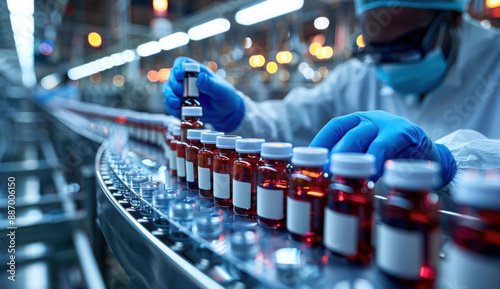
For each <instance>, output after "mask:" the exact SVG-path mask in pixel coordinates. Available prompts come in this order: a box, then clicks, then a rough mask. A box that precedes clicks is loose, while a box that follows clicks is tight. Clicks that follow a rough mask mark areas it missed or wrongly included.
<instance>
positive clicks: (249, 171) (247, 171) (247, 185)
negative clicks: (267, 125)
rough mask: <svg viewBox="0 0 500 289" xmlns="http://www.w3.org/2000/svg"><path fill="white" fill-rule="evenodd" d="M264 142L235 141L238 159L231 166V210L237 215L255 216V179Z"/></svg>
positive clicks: (253, 139)
mask: <svg viewBox="0 0 500 289" xmlns="http://www.w3.org/2000/svg"><path fill="white" fill-rule="evenodd" d="M264 142H265V140H263V139H258V138H245V139H239V140H237V141H236V152H237V153H238V159H237V160H236V161H235V162H234V165H233V210H234V212H235V213H236V214H237V215H240V216H249V217H254V216H257V177H258V170H259V166H261V165H262V158H261V157H260V152H261V149H262V144H263V143H264Z"/></svg>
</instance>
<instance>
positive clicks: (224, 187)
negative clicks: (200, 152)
mask: <svg viewBox="0 0 500 289" xmlns="http://www.w3.org/2000/svg"><path fill="white" fill-rule="evenodd" d="M214 197H216V198H219V199H229V197H230V193H229V175H228V174H219V173H216V172H214Z"/></svg>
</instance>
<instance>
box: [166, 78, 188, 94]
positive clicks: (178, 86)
mask: <svg viewBox="0 0 500 289" xmlns="http://www.w3.org/2000/svg"><path fill="white" fill-rule="evenodd" d="M174 74H175V73H174ZM166 86H169V87H170V89H171V90H172V92H173V94H174V95H176V96H177V97H181V96H182V93H183V91H184V88H183V84H182V80H181V81H178V80H177V79H176V78H175V75H174V77H172V76H171V77H169V78H168V80H167V82H166V83H165V85H164V87H163V94H165V87H166Z"/></svg>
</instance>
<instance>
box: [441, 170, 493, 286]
mask: <svg viewBox="0 0 500 289" xmlns="http://www.w3.org/2000/svg"><path fill="white" fill-rule="evenodd" d="M451 195H452V198H453V200H454V201H455V203H456V204H457V206H458V208H457V212H458V213H459V214H456V215H454V216H452V224H451V239H452V241H451V244H450V243H448V244H447V245H448V247H447V248H446V251H445V253H446V259H445V260H444V262H443V264H442V267H441V268H442V269H443V274H442V279H443V283H444V284H451V285H450V286H453V285H454V286H456V287H457V288H481V289H495V288H498V287H499V285H500V172H499V171H498V170H477V169H469V170H467V171H466V172H465V173H464V175H463V177H461V178H460V179H459V180H457V185H456V186H455V187H454V190H453V191H452V194H451Z"/></svg>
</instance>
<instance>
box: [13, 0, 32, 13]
mask: <svg viewBox="0 0 500 289" xmlns="http://www.w3.org/2000/svg"><path fill="white" fill-rule="evenodd" d="M7 7H8V8H9V11H10V13H12V14H23V15H33V13H35V1H33V0H7Z"/></svg>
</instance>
